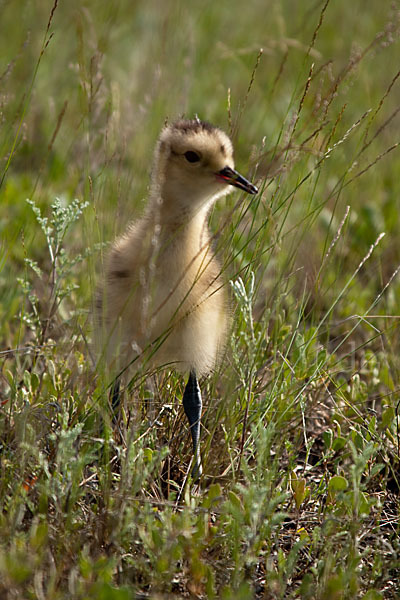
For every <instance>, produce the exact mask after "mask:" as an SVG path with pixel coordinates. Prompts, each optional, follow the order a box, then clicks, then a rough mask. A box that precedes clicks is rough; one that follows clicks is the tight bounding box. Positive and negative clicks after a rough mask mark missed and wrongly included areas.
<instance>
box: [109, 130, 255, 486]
mask: <svg viewBox="0 0 400 600" xmlns="http://www.w3.org/2000/svg"><path fill="white" fill-rule="evenodd" d="M230 186H235V187H237V188H239V189H242V190H244V191H246V192H248V193H249V194H256V193H257V188H256V187H255V186H254V185H252V184H251V183H250V182H249V181H247V180H246V179H245V178H244V177H242V176H241V175H240V174H239V173H238V172H237V171H235V169H234V160H233V147H232V143H231V141H230V139H229V137H228V136H227V135H226V134H225V133H224V132H223V131H222V130H221V129H218V128H217V127H213V126H212V125H210V124H208V123H205V122H202V121H200V120H198V119H194V120H179V121H177V122H175V123H173V124H172V125H168V126H166V127H165V128H164V129H163V130H162V132H161V135H160V137H159V140H158V143H157V146H156V150H155V156H154V163H153V172H152V178H151V186H150V199H149V203H148V206H147V209H146V212H145V214H144V216H143V217H142V218H140V219H139V220H138V221H136V222H134V223H133V224H132V225H130V226H129V227H128V230H127V231H126V233H125V234H124V235H122V236H121V237H120V238H118V239H117V240H116V241H115V242H114V244H113V246H112V248H111V251H110V253H109V255H108V259H107V263H106V276H105V281H104V285H103V289H102V290H101V293H100V296H99V302H98V307H99V311H98V317H99V318H98V331H99V330H100V331H101V336H100V339H101V347H102V351H103V352H104V354H105V357H106V361H107V364H108V366H109V367H110V368H111V369H112V372H113V373H115V374H116V375H117V374H119V373H121V372H123V371H124V370H126V369H127V368H128V367H129V365H131V364H132V363H133V362H135V361H136V360H140V362H141V363H142V364H145V365H148V366H150V367H159V366H168V367H172V368H174V369H176V370H178V371H180V372H189V373H190V376H189V380H188V383H187V386H186V389H185V392H184V396H183V404H184V409H185V412H186V415H187V417H188V420H189V424H190V428H191V434H192V439H193V451H194V469H193V476H195V477H198V476H199V475H200V474H201V462H200V452H199V434H200V417H201V395H200V389H199V386H198V382H197V377H198V376H200V375H204V374H206V373H208V372H209V371H210V370H212V368H213V367H214V365H215V364H216V362H217V360H218V357H219V356H220V354H221V351H222V349H223V347H224V343H225V338H226V334H227V328H228V317H227V312H228V311H227V296H226V291H225V287H224V283H223V281H222V278H221V275H220V265H219V262H218V260H217V258H216V256H215V253H214V251H213V248H212V244H211V236H210V232H209V229H208V224H207V220H208V215H209V212H210V209H211V207H212V205H213V204H214V202H215V201H216V200H217V199H218V198H221V197H222V196H225V195H226V194H227V193H228V192H229V191H230V190H231V187H230Z"/></svg>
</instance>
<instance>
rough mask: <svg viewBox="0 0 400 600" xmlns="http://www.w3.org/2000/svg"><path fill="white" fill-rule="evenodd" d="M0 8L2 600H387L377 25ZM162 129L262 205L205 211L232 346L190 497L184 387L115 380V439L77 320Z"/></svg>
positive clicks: (393, 164)
mask: <svg viewBox="0 0 400 600" xmlns="http://www.w3.org/2000/svg"><path fill="white" fill-rule="evenodd" d="M1 13H2V17H1V24H0V30H1V35H0V56H1V57H2V61H1V65H2V66H1V73H0V93H1V95H0V98H1V104H0V118H1V137H0V235H1V237H0V317H1V318H0V340H1V346H0V461H1V462H0V465H1V474H0V575H1V576H0V597H1V598H2V599H3V598H4V600H11V599H14V598H18V599H19V598H24V599H25V598H26V599H28V598H29V599H35V600H36V599H37V600H43V599H46V600H59V599H60V600H61V599H67V598H68V599H69V598H74V599H77V600H80V599H81V600H89V599H92V600H125V599H127V600H128V599H131V598H167V597H193V598H216V597H221V598H225V599H229V598H232V599H235V600H237V599H242V598H243V599H247V598H270V599H278V598H281V599H286V598H304V599H323V600H331V599H350V598H363V599H364V600H377V599H380V598H388V599H389V598H393V599H394V598H398V597H399V594H400V585H399V578H400V543H399V490H400V481H399V480H400V471H399V458H400V456H399V455H400V431H399V428H400V421H399V402H400V400H399V372H400V362H399V356H400V336H399V319H400V316H399V315H400V300H399V299H400V283H399V275H398V272H399V269H400V244H399V239H398V215H399V197H400V183H399V181H400V180H399V177H398V173H399V171H400V153H399V148H398V145H399V134H398V132H399V125H400V116H399V113H400V105H399V91H400V87H399V86H400V77H399V74H400V71H398V68H399V60H398V59H399V56H400V54H399V28H400V9H399V6H398V3H397V2H393V3H391V2H389V1H388V0H383V1H382V2H379V3H378V2H372V1H370V0H355V1H354V2H352V3H349V2H344V0H335V1H334V0H331V1H329V0H326V1H323V2H320V1H317V2H291V1H290V0H279V1H278V0H268V1H267V2H262V1H261V0H251V1H250V2H243V1H242V0H240V1H239V2H235V3H232V2H229V3H228V2H226V1H225V0H223V1H221V2H211V1H210V0H206V1H205V2H201V3H187V2H186V3H184V2H181V1H180V0H176V1H174V0H168V1H165V2H161V1H160V2H157V1H155V2H144V1H142V0H137V1H136V2H129V1H128V0H120V1H119V2H116V3H114V2H106V1H105V0H97V1H96V2H94V1H93V0H85V1H84V2H76V1H75V0H72V1H71V2H57V0H56V1H55V3H54V4H52V3H51V2H48V1H43V2H33V1H31V0H28V1H24V2H22V1H20V0H16V1H14V2H7V1H5V2H2V3H1ZM182 114H184V115H186V116H188V117H191V116H193V115H194V114H198V115H199V116H200V117H201V118H202V119H206V120H209V121H210V122H212V123H215V124H217V125H219V126H221V127H222V128H224V129H226V130H227V131H228V133H229V134H230V135H231V136H232V138H233V140H234V145H235V148H236V163H237V165H238V168H239V169H240V171H241V172H243V173H244V174H248V175H249V178H250V179H252V180H254V181H255V182H257V184H258V185H259V187H260V193H259V194H258V195H257V196H256V197H255V199H254V200H252V201H251V200H250V201H249V198H248V197H247V196H245V195H241V194H239V193H238V192H237V191H236V192H235V191H232V194H231V195H230V196H229V197H228V198H227V199H226V201H225V200H224V201H222V202H219V203H218V204H217V205H216V207H215V208H214V210H213V213H212V215H211V217H210V218H211V227H212V230H213V232H214V233H215V235H214V242H215V246H216V248H217V250H218V253H219V255H220V257H221V260H222V269H223V274H224V277H225V280H226V282H227V286H228V287H229V289H230V294H231V305H232V314H233V319H232V321H233V324H232V331H231V334H230V336H229V344H228V345H227V348H226V352H225V357H224V360H223V361H222V363H221V365H220V366H219V367H218V369H217V370H216V372H215V373H213V374H210V376H208V377H207V378H205V381H204V382H203V389H204V390H205V392H204V416H203V429H202V455H203V464H204V470H205V475H204V478H203V480H202V482H201V484H200V486H197V487H194V486H193V485H192V482H191V481H190V480H189V478H188V472H189V464H190V457H191V442H190V435H189V431H188V428H187V425H186V421H185V418H184V414H183V409H182V406H181V398H182V392H183V386H184V381H183V380H182V379H181V378H180V377H178V376H177V375H176V374H175V373H174V372H169V371H160V372H157V373H151V374H150V373H148V372H144V373H140V374H138V376H137V377H136V378H135V379H134V380H133V381H132V382H131V385H130V390H129V393H128V394H126V395H125V397H124V401H123V404H122V407H121V416H120V419H119V421H118V423H115V422H113V419H112V412H111V410H110V406H109V400H108V392H109V388H110V386H111V385H112V382H110V381H108V380H107V378H106V376H105V374H104V373H103V372H102V368H101V367H100V366H99V364H98V363H97V357H96V354H95V352H94V349H93V326H92V321H91V312H92V310H91V306H92V301H93V296H94V293H95V289H96V286H97V285H98V282H99V280H100V278H101V271H102V260H103V256H104V252H106V248H107V244H108V242H110V241H111V240H112V239H113V238H114V236H115V235H116V234H118V233H121V232H122V231H123V230H124V229H125V227H126V224H127V223H128V222H129V221H130V220H132V219H134V218H135V217H136V216H138V215H140V214H141V212H142V210H143V207H144V205H145V199H146V194H147V187H148V183H149V172H150V168H151V156H152V150H153V147H154V144H155V141H156V138H157V135H158V132H159V131H160V129H161V127H162V125H163V123H164V122H165V119H169V120H173V119H174V118H176V117H178V116H180V115H182ZM139 375H140V376H139ZM149 381H150V383H151V385H149Z"/></svg>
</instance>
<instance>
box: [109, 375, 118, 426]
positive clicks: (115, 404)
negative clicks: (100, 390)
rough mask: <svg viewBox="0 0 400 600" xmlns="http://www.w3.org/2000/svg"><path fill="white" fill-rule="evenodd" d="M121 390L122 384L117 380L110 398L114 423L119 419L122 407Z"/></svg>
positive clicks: (111, 389) (112, 387)
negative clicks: (120, 406)
mask: <svg viewBox="0 0 400 600" xmlns="http://www.w3.org/2000/svg"><path fill="white" fill-rule="evenodd" d="M120 388H121V384H120V381H119V379H115V380H114V382H113V384H112V386H111V388H110V394H109V396H108V397H109V399H110V403H111V408H112V420H113V423H115V422H116V421H117V419H118V412H119V405H120Z"/></svg>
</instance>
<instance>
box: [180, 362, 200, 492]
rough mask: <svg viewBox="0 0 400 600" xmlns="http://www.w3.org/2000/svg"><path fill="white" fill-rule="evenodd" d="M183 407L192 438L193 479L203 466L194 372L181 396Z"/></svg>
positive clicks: (197, 392) (198, 404) (198, 392)
mask: <svg viewBox="0 0 400 600" xmlns="http://www.w3.org/2000/svg"><path fill="white" fill-rule="evenodd" d="M182 402H183V408H184V410H185V414H186V416H187V419H188V421H189V425H190V433H191V434H192V440H193V456H194V461H193V470H192V477H193V479H194V480H197V479H199V478H200V476H201V474H202V472H203V468H202V466H201V457H200V419H201V409H202V401H201V392H200V387H199V383H198V381H197V377H196V373H195V372H194V371H191V372H190V375H189V379H188V382H187V384H186V387H185V391H184V394H183V398H182Z"/></svg>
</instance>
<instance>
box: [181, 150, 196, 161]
mask: <svg viewBox="0 0 400 600" xmlns="http://www.w3.org/2000/svg"><path fill="white" fill-rule="evenodd" d="M184 156H185V158H186V160H187V161H188V162H190V163H195V162H199V160H200V156H199V155H198V154H197V152H193V150H188V151H187V152H185V154H184Z"/></svg>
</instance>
